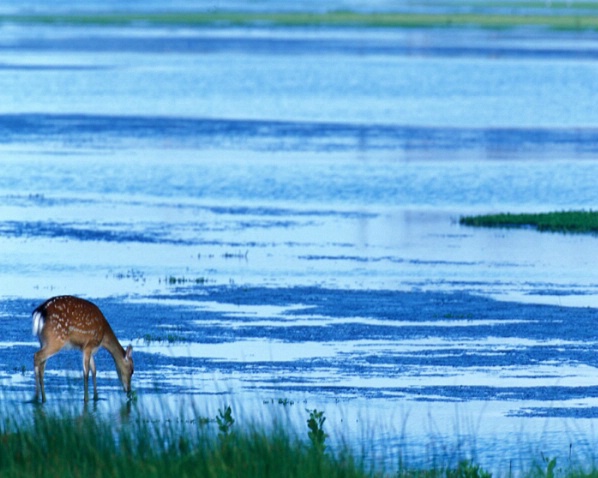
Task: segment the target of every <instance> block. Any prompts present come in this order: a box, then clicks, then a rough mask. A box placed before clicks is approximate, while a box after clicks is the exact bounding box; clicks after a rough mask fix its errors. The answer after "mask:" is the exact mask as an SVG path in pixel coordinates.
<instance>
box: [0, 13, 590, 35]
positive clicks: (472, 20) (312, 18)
mask: <svg viewBox="0 0 598 478" xmlns="http://www.w3.org/2000/svg"><path fill="white" fill-rule="evenodd" d="M0 23H2V24H11V23H12V24H42V25H68V26H113V27H114V26H139V25H143V26H184V27H196V28H202V27H264V26H267V27H331V28H337V27H341V28H347V27H353V28H355V27H359V28H482V29H491V30H493V29H509V28H526V27H532V28H536V27H539V28H547V29H552V30H563V31H585V30H592V31H595V30H598V17H594V16H588V15H587V14H586V12H584V11H580V12H576V13H566V14H564V15H560V14H554V13H546V14H545V13H542V14H526V13H519V12H515V13H497V14H494V13H490V14H485V13H411V12H407V13H402V12H401V13H398V12H374V13H360V12H354V11H336V12H325V13H311V12H290V13H288V12H235V11H214V12H166V13H158V12H132V13H103V12H102V13H76V14H70V13H58V14H4V15H0Z"/></svg>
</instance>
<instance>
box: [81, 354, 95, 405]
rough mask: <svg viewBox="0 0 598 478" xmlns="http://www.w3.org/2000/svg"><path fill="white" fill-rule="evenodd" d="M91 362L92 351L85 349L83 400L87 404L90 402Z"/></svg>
mask: <svg viewBox="0 0 598 478" xmlns="http://www.w3.org/2000/svg"><path fill="white" fill-rule="evenodd" d="M91 360H92V359H91V350H89V349H83V400H84V401H85V402H87V401H88V400H89V367H90V362H91ZM94 367H95V365H94Z"/></svg>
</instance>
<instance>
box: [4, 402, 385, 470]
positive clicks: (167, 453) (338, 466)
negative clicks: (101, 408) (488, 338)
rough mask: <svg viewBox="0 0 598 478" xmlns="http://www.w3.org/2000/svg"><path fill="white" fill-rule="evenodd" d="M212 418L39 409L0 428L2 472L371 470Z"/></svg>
mask: <svg viewBox="0 0 598 478" xmlns="http://www.w3.org/2000/svg"><path fill="white" fill-rule="evenodd" d="M226 417H227V415H226V414H223V415H221V417H220V420H221V421H220V422H218V427H219V431H218V432H217V433H216V430H215V428H216V427H215V426H214V424H213V423H211V421H207V420H199V421H198V422H197V423H186V424H184V425H182V424H180V423H179V424H173V423H172V422H171V421H170V420H168V421H166V420H162V421H160V422H159V423H158V422H149V421H144V420H140V421H136V422H133V423H126V424H117V425H115V424H114V423H111V422H110V421H109V420H108V419H106V418H104V419H101V418H98V417H96V416H94V415H93V414H87V415H84V416H81V417H75V416H69V415H68V414H67V415H65V416H45V415H44V414H40V415H39V416H37V417H36V419H35V423H34V424H33V425H23V426H21V427H19V426H16V427H15V424H13V425H12V426H11V427H9V428H12V431H6V432H5V433H4V434H2V435H0V476H2V477H31V476H35V477H57V476H60V477H64V478H69V477H88V476H95V477H104V476H106V477H129V478H132V477H144V478H145V477H147V478H150V477H165V476H172V477H174V476H176V477H186V476H193V477H281V478H282V477H307V478H309V477H316V476H323V477H324V476H326V477H332V478H334V477H346V478H360V477H364V476H374V475H373V474H366V472H365V471H364V469H363V468H362V467H360V466H358V465H357V464H356V463H355V461H354V460H353V459H352V458H351V456H350V455H348V454H346V453H341V454H339V455H332V454H329V453H325V452H324V449H323V447H317V446H315V445H313V444H311V445H310V444H306V443H305V442H302V441H300V440H299V439H298V438H297V437H293V435H292V434H289V433H287V432H285V431H284V430H282V429H281V428H275V429H273V430H272V431H269V432H268V433H266V432H263V431H260V430H259V429H257V428H255V427H254V428H251V427H248V428H246V429H243V430H237V431H234V430H230V427H231V425H232V423H233V422H234V420H233V419H232V418H231V417H230V409H229V414H228V422H227V421H226V420H227V418H226Z"/></svg>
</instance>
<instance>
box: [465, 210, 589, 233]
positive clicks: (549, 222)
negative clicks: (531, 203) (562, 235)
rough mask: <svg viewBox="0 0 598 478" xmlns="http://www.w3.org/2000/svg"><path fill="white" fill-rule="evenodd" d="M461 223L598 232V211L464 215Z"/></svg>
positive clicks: (555, 230) (567, 231)
mask: <svg viewBox="0 0 598 478" xmlns="http://www.w3.org/2000/svg"><path fill="white" fill-rule="evenodd" d="M460 223H461V224H463V225H466V226H477V227H505V228H514V227H519V228H535V229H537V230H538V231H549V232H566V233H592V234H596V233H598V211H561V212H547V213H538V214H508V213H507V214H488V215H481V216H464V217H462V218H461V219H460Z"/></svg>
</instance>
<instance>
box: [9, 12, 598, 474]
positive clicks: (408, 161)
mask: <svg viewBox="0 0 598 478" xmlns="http://www.w3.org/2000/svg"><path fill="white" fill-rule="evenodd" d="M302 5H303V4H302ZM148 8H149V7H148ZM597 54H598V36H596V35H595V34H593V33H582V34H579V35H578V34H567V33H558V32H545V31H525V30H523V31H520V30H518V31H508V30H507V31H493V32H482V31H477V30H469V29H468V30H463V31H461V30H450V31H449V30H442V31H438V30H425V31H424V30H409V31H402V30H388V31H380V30H367V31H363V30H354V29H339V30H335V29H273V30H269V29H267V28H257V27H256V28H249V29H234V28H230V29H229V28H215V29H210V28H208V29H199V30H194V29H187V28H185V29H178V28H142V27H139V26H134V27H123V28H107V29H102V28H75V27H64V26H52V27H38V26H26V27H24V26H23V27H20V26H16V25H8V24H4V25H3V26H2V27H1V28H0V105H2V106H1V108H2V111H1V114H0V167H1V169H0V280H1V281H2V282H1V287H0V296H1V298H2V302H1V306H0V307H1V309H0V317H2V320H4V321H5V323H6V327H5V330H6V335H5V340H6V342H3V343H0V353H1V354H2V357H3V360H0V380H1V381H2V384H3V387H4V390H6V391H7V392H6V397H7V398H6V399H7V400H9V401H10V400H13V401H15V400H16V401H18V400H19V399H20V397H21V395H22V394H26V393H27V392H28V391H30V390H32V387H33V379H32V372H31V370H30V365H29V359H24V358H23V357H29V356H30V355H31V354H32V353H33V352H34V351H35V349H36V347H37V345H36V341H35V339H34V338H33V337H31V335H30V323H29V314H30V311H31V310H32V309H33V307H35V305H37V304H38V303H39V302H41V301H42V300H44V299H45V298H47V297H48V296H51V295H56V294H62V293H71V294H78V295H82V296H85V297H89V298H91V299H93V300H95V301H97V302H98V303H99V304H100V305H101V307H102V308H103V309H104V310H105V311H106V314H107V316H108V317H109V318H110V320H111V322H112V323H113V325H114V328H115V331H116V332H117V335H118V336H119V338H121V340H123V342H132V343H133V344H134V347H135V354H136V357H137V358H136V365H137V367H136V374H135V382H136V383H135V386H136V388H137V390H138V391H139V396H140V403H141V404H143V405H147V404H148V403H152V400H153V399H155V398H156V396H158V398H161V399H166V400H169V401H173V402H175V403H176V404H178V406H179V407H180V406H184V405H185V402H184V400H190V401H192V400H200V401H202V403H204V402H207V403H209V404H213V401H214V397H218V400H220V397H221V396H223V395H224V396H227V397H228V396H231V397H232V399H233V400H234V399H236V400H245V399H246V400H247V402H248V403H249V402H251V403H254V402H255V403H257V405H255V403H254V405H252V407H253V406H255V407H257V409H258V413H259V410H260V407H262V408H263V403H264V397H265V399H266V401H267V400H274V401H276V400H278V399H279V398H281V397H289V398H291V399H294V400H297V401H298V402H297V403H299V402H300V403H306V404H307V406H309V407H311V408H324V407H325V408H326V411H327V416H328V417H329V420H328V421H327V424H328V423H329V424H330V426H338V427H339V428H342V427H343V426H344V424H346V423H348V422H350V421H351V420H349V418H351V419H355V420H357V418H360V417H361V416H362V414H363V413H364V410H367V412H368V413H369V414H370V416H369V418H370V419H371V421H372V422H374V423H378V424H379V423H381V422H382V423H384V424H385V425H386V426H384V427H381V430H380V433H381V436H377V437H376V438H375V441H376V443H379V444H380V443H382V444H384V443H391V444H392V443H396V442H397V440H398V441H400V439H405V440H407V441H410V442H411V445H412V446H415V445H413V443H416V444H417V446H420V445H421V447H422V448H425V447H426V446H427V445H426V443H427V441H426V440H430V439H431V438H434V437H435V436H436V435H437V434H438V435H441V436H442V437H444V438H446V437H449V438H450V437H454V436H455V427H457V428H459V429H461V430H462V431H464V432H466V433H464V434H465V435H467V436H468V437H469V438H468V439H472V440H473V441H474V442H475V441H476V440H477V445H478V446H479V448H480V450H479V451H480V456H482V457H485V459H486V460H488V462H490V463H491V465H492V466H496V462H492V460H500V459H504V458H505V457H509V458H512V457H513V456H515V455H516V453H519V456H520V453H521V452H520V449H521V448H520V446H519V445H520V443H521V442H520V441H519V440H523V441H526V440H527V438H526V437H522V435H520V434H517V432H520V431H521V430H522V429H524V430H526V431H527V432H528V433H529V435H528V438H529V443H533V444H537V445H538V446H539V447H541V449H542V450H544V451H546V452H547V453H548V451H555V453H562V452H563V450H566V451H568V444H569V443H570V441H568V440H569V435H567V433H568V432H570V431H571V430H574V431H576V432H577V433H578V438H579V437H582V438H579V439H580V440H582V439H583V440H590V439H591V440H593V432H592V430H593V429H594V428H592V426H593V423H594V420H595V415H596V413H595V410H596V408H597V407H596V402H595V395H596V390H595V387H593V385H592V384H593V383H595V380H596V377H597V376H598V375H597V374H596V368H595V365H596V364H595V360H594V359H593V354H592V350H594V349H595V345H596V344H595V334H594V333H593V332H592V330H591V324H592V323H593V321H594V319H595V317H594V315H595V314H594V311H595V309H594V308H593V307H596V304H597V302H598V301H597V300H596V299H597V298H598V288H597V286H596V274H595V271H596V270H597V267H596V266H598V263H597V261H596V255H595V247H596V237H595V236H582V235H559V234H539V233H537V232H535V231H532V230H521V231H503V230H483V229H481V230H480V229H470V228H467V227H463V226H460V225H459V223H458V219H459V217H460V216H461V215H463V214H469V213H481V212H494V211H544V210H554V209H573V208H585V209H591V208H595V207H596V204H597V203H598V189H597V188H596V187H595V178H596V177H598V163H597V162H596V155H597V152H598V151H597V144H598V141H597V139H598V113H596V108H595V105H596V104H598V102H597V101H596V100H598V98H597V97H596V95H597V93H596V89H595V88H594V83H595V81H594V80H595V77H596V73H597V71H596V68H597V66H598V64H597V63H596V57H597ZM528 303H529V304H528ZM537 303H540V304H550V307H549V306H541V305H536V304H537ZM63 357H64V358H63ZM24 364H25V365H24ZM79 364H80V358H79V357H78V356H77V355H76V354H75V355H68V354H67V353H66V352H65V354H64V355H63V354H59V355H58V356H57V357H56V358H53V359H52V361H51V362H50V364H49V366H48V390H49V395H51V399H53V400H55V401H56V400H58V401H59V400H71V399H72V396H73V394H74V395H75V396H76V397H78V395H77V393H78V392H79V391H80V390H78V385H74V384H73V383H75V382H73V381H70V382H69V380H68V379H69V377H73V376H74V377H76V378H77V380H78V377H79V375H78V374H79V372H78V367H79ZM23 367H25V372H21V370H22V369H23ZM98 367H99V369H100V370H101V372H102V373H103V376H101V377H100V379H101V383H102V385H101V387H102V392H101V393H103V394H105V395H108V396H109V398H110V400H107V401H106V403H102V404H101V407H104V408H110V407H111V404H112V402H113V401H118V400H119V399H120V398H122V397H121V396H120V395H119V392H118V387H117V384H116V380H115V377H114V371H113V369H112V368H111V367H112V365H111V363H110V359H109V357H108V359H106V355H104V356H102V355H99V358H98ZM222 389H224V390H226V391H227V393H228V394H229V395H227V394H226V393H224V392H222ZM15 397H17V398H15ZM10 403H13V402H12V401H11V402H10ZM272 403H274V402H272ZM338 403H341V404H342V406H338ZM181 404H182V405H181ZM389 404H390V405H389ZM455 404H458V405H455ZM389 406H390V407H392V413H391V415H392V418H393V420H395V421H392V423H393V424H394V423H396V424H397V426H398V427H399V428H400V427H401V426H402V424H403V423H404V424H405V426H404V427H403V429H402V430H399V431H398V432H397V429H396V428H394V427H393V426H391V423H390V422H389V420H388V415H389V411H388V407H389ZM190 408H191V409H194V410H195V408H193V407H190ZM179 410H180V408H179ZM300 411H301V412H302V411H303V405H302V408H301V410H300ZM408 417H413V418H411V419H408ZM547 417H548V418H549V419H548V418H547ZM580 420H581V421H580ZM304 422H305V419H304V417H301V416H300V417H299V418H298V423H300V424H301V425H303V424H304ZM352 423H353V422H352ZM422 423H425V424H426V425H427V427H428V428H426V427H423V428H422ZM407 425H408V426H407ZM361 431H363V430H361ZM344 432H346V433H349V434H350V437H351V439H354V440H356V441H357V442H359V440H360V438H361V439H362V438H363V436H361V437H360V436H358V435H359V433H358V432H359V430H357V432H355V430H354V429H351V427H350V430H348V431H347V430H344ZM469 432H471V433H469ZM354 433H357V436H355V435H353V434H354ZM515 436H516V437H517V438H516V439H515V438H513V437H515ZM413 437H415V438H413ZM588 437H590V438H588ZM507 438H509V439H508V440H507ZM563 440H564V441H565V442H566V443H565V444H563ZM497 443H498V444H499V445H500V446H497ZM526 443H527V442H526ZM393 446H394V445H393ZM503 469H504V468H503Z"/></svg>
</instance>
